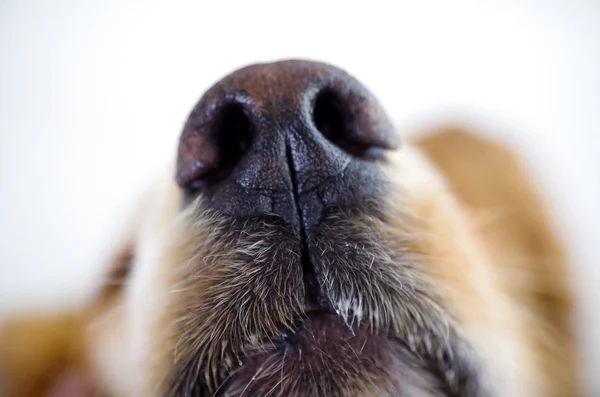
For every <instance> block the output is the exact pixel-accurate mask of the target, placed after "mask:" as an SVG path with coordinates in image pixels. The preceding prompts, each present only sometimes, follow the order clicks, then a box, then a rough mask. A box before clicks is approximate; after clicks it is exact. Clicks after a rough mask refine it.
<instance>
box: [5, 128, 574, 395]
mask: <svg viewBox="0 0 600 397" xmlns="http://www.w3.org/2000/svg"><path fill="white" fill-rule="evenodd" d="M416 145H417V146H418V147H419V148H420V149H421V150H422V151H423V153H424V154H425V155H426V156H427V157H429V159H430V160H431V162H432V163H433V166H432V165H430V164H429V162H428V161H427V160H426V159H425V157H423V156H422V154H420V153H419V152H418V151H416V150H414V149H412V148H411V147H410V146H407V147H405V148H403V149H400V150H399V151H398V152H397V153H392V154H391V155H390V162H391V164H392V166H391V167H390V168H389V169H388V170H387V171H388V172H387V175H388V178H389V180H390V181H391V182H392V185H394V186H398V187H399V189H397V190H394V189H392V192H391V194H390V195H389V196H388V197H386V198H385V200H386V202H387V205H388V207H387V208H389V210H390V211H397V212H398V216H394V217H392V219H394V221H393V222H391V223H390V224H388V225H383V224H381V222H378V221H377V220H376V219H363V220H361V223H360V224H358V223H357V222H354V224H353V225H352V224H349V225H348V228H349V229H348V233H349V234H351V233H361V232H362V231H363V229H365V228H367V229H368V228H371V229H372V230H374V231H377V232H379V233H380V234H381V235H382V236H387V237H389V238H390V239H391V240H393V241H396V242H397V247H395V248H394V249H395V250H396V251H399V252H403V253H405V255H406V256H407V257H410V258H415V260H416V261H417V263H418V264H419V269H420V270H419V271H418V273H417V274H418V277H421V276H422V277H423V279H424V282H425V283H426V284H427V285H431V286H432V287H433V288H434V289H435V291H434V292H435V294H436V295H439V296H440V297H441V298H442V302H444V304H445V305H447V306H449V307H450V309H451V311H452V313H453V314H454V317H455V320H451V319H448V324H447V326H448V327H449V329H450V328H452V327H454V325H453V324H454V321H455V322H456V325H457V326H458V328H459V331H458V332H461V333H464V334H466V335H467V337H468V339H469V340H470V341H471V343H472V345H473V347H474V349H475V351H476V352H477V353H478V354H479V356H480V358H481V360H482V363H483V364H485V366H486V367H487V368H488V373H487V378H486V381H487V382H489V384H490V385H491V389H492V390H493V391H494V394H493V395H505V396H511V397H517V396H534V397H535V396H539V397H542V396H544V397H552V396H556V397H558V396H571V397H576V396H579V395H580V390H579V386H578V378H577V373H578V367H577V355H576V352H575V346H576V344H575V342H574V340H573V337H572V331H571V327H572V323H571V321H572V320H571V315H572V313H571V312H572V308H573V302H572V298H571V294H570V288H569V283H568V280H569V277H568V274H569V269H568V267H567V266H566V264H565V263H564V255H563V253H562V250H561V247H560V244H559V243H558V241H557V239H556V237H555V236H554V234H553V232H552V230H551V227H550V223H549V221H548V219H547V216H546V214H545V211H544V210H543V204H542V203H541V202H540V199H539V198H538V197H537V195H536V193H535V188H534V187H532V184H531V182H530V181H529V178H528V177H527V175H526V174H525V173H524V172H523V170H522V169H521V166H520V165H519V164H518V161H517V160H516V159H515V157H514V156H513V155H511V154H510V153H509V152H508V151H507V150H506V149H505V148H504V147H502V146H500V145H498V144H495V143H491V142H487V141H485V140H482V139H480V138H477V137H475V136H474V135H471V134H468V133H465V132H463V131H458V130H449V131H441V132H438V133H434V134H431V135H429V136H426V137H424V138H421V139H419V140H418V141H417V142H416ZM434 167H435V168H434ZM436 169H437V171H436ZM161 192H162V193H161ZM154 193H156V195H154V196H160V197H159V198H158V199H156V200H154V201H153V203H154V204H149V205H150V206H149V207H147V208H144V209H142V211H141V212H142V213H143V214H144V216H142V218H143V221H140V222H136V225H135V227H134V228H133V229H134V233H133V234H134V235H133V236H132V242H131V243H127V244H124V246H123V247H121V251H120V252H119V255H117V258H119V259H118V260H115V263H119V260H122V258H123V257H127V256H128V255H130V254H133V255H134V256H136V257H138V258H139V257H140V256H141V257H142V259H138V260H137V261H136V262H139V263H136V266H138V268H136V269H134V270H133V272H134V273H133V275H132V280H131V284H132V285H131V288H129V289H128V290H127V291H120V290H118V289H116V290H114V291H113V290H110V289H109V291H108V292H107V293H105V294H102V295H101V298H100V299H99V300H98V301H97V302H96V304H95V306H94V308H93V309H91V311H90V313H86V314H85V316H83V315H81V316H79V315H73V316H67V317H53V318H42V317H33V318H31V319H28V320H26V321H25V320H14V321H13V322H12V323H11V324H9V325H8V326H5V328H4V331H3V336H2V338H1V339H0V360H1V361H0V362H1V368H2V370H3V371H2V372H3V373H2V377H3V378H4V379H5V380H6V384H7V386H8V390H9V396H30V397H38V396H44V395H45V393H47V391H48V388H49V387H51V386H50V385H51V383H52V380H48V377H50V378H54V377H56V376H57V375H58V374H59V373H60V372H61V371H62V370H64V369H65V368H66V367H68V366H72V367H76V368H86V369H87V368H88V367H87V361H89V362H90V363H91V366H92V368H93V371H94V375H95V376H97V377H98V380H99V382H100V384H101V386H103V389H104V390H105V392H111V393H112V394H113V395H114V396H117V397H118V396H125V395H136V396H152V395H154V394H155V393H156V390H157V389H158V388H159V387H160V382H161V377H162V376H163V375H164V373H165V372H166V371H168V370H169V367H170V365H171V364H172V361H170V358H169V357H170V356H169V355H170V351H169V346H173V345H174V344H176V343H177V341H178V340H179V337H180V335H178V334H176V329H174V328H173V324H172V323H173V321H175V318H177V317H176V312H177V311H178V310H181V308H182V306H181V305H182V301H183V299H193V300H194V302H195V304H196V305H197V306H198V310H200V313H203V312H202V305H203V304H204V303H205V302H206V301H207V300H208V301H209V303H210V300H211V299H215V297H214V296H211V283H212V281H211V280H214V279H215V278H219V277H221V278H223V279H226V277H228V276H227V275H226V274H225V273H226V269H224V268H222V267H213V268H205V269H203V273H202V274H201V275H202V277H205V278H204V279H203V281H202V282H204V283H205V287H203V288H199V289H198V288H196V287H197V286H198V285H197V284H196V285H195V286H194V288H195V289H193V294H192V295H190V294H188V293H185V288H186V287H189V286H190V285H191V284H189V282H190V281H189V280H190V278H189V277H190V276H193V274H190V273H187V271H188V270H189V268H186V267H185V266H183V265H182V264H186V263H189V262H190V261H192V260H193V258H192V256H193V255H194V254H197V252H196V251H195V250H194V249H193V245H194V241H196V240H197V239H201V240H206V239H207V238H210V233H211V229H210V228H208V227H207V226H206V224H207V222H210V220H209V219H207V218H206V217H205V218H202V219H200V220H198V221H197V222H196V223H193V222H192V223H190V222H189V218H186V217H189V216H190V214H186V213H184V214H180V215H177V211H178V201H179V194H178V193H177V191H176V189H174V187H173V186H172V185H169V186H168V187H165V186H164V185H161V186H160V187H159V188H158V190H157V191H156V192H154ZM154 198H156V197H154ZM175 218H177V220H176V221H174V219H175ZM198 222H200V223H198ZM182 225H188V227H192V229H186V228H185V227H183V228H182ZM190 225H191V226H190ZM211 227H214V225H213V226H211ZM180 233H183V234H180ZM254 237H255V238H256V239H257V243H258V245H254V246H253V249H255V250H258V251H257V252H260V249H261V244H264V245H265V247H269V246H270V244H272V243H270V242H269V241H268V236H262V237H261V236H254ZM188 240H189V241H188ZM219 244H223V246H220V245H219ZM227 244H230V243H227V242H223V241H215V242H214V244H211V247H212V248H213V250H214V252H215V253H216V252H220V251H222V252H225V251H227V250H228V249H229V248H227V247H225V245H227ZM240 249H242V248H240ZM243 249H248V248H247V247H246V248H243ZM254 255H255V256H256V252H255V253H254ZM373 255H376V254H373ZM379 255H380V256H385V255H386V252H383V251H382V252H381V253H380V254H379ZM174 269H179V270H178V272H176V271H175V270H174ZM186 269H188V270H186ZM382 271H383V270H382ZM211 272H212V273H211ZM224 272H225V273H224ZM224 274H225V275H224ZM184 276H186V277H184ZM389 277H391V278H393V277H394V274H393V273H390V274H389V276H388V278H389ZM411 277H412V276H411ZM415 277H417V276H415ZM186 280H187V282H186ZM357 282H358V281H357ZM417 286H418V284H417ZM182 291H184V292H182ZM214 293H215V294H217V293H218V294H221V296H220V298H219V299H221V300H227V298H228V295H227V292H226V291H224V290H223V289H215V290H214ZM173 297H179V298H173ZM290 299H293V296H290ZM344 299H345V298H343V296H342V295H340V300H339V302H340V305H341V306H340V309H343V304H344V302H345V300H344ZM393 299H394V297H389V300H386V299H384V298H381V301H380V303H381V304H389V305H390V310H391V311H392V312H395V313H399V312H401V310H402V308H401V307H399V306H396V304H395V303H393ZM423 299H428V298H427V297H423ZM165 301H167V302H170V303H162V304H166V305H167V306H164V307H163V306H161V302H165ZM285 304H286V302H282V305H285ZM257 310H260V309H257ZM423 310H429V311H437V310H441V309H438V308H437V304H436V303H434V302H432V303H431V304H430V305H425V306H423ZM342 311H343V310H342ZM155 312H158V313H155ZM272 314H273V315H279V316H282V317H281V318H275V317H274V318H273V320H272V321H273V322H272V323H270V322H269V320H266V319H264V318H263V321H265V322H264V323H262V324H256V325H251V326H249V327H250V328H248V327H246V331H245V332H248V331H247V330H248V329H252V327H254V326H256V327H273V328H276V327H277V326H278V324H280V323H285V322H286V321H291V318H292V317H293V314H292V313H287V312H286V309H285V307H282V309H281V310H279V311H278V312H275V313H272ZM207 315H208V314H207ZM440 315H442V314H440ZM89 318H91V319H92V320H89ZM208 321H213V322H214V321H217V319H211V318H210V317H209V318H208ZM381 321H382V325H385V324H387V323H386V320H385V319H381ZM48 324H51V325H52V326H50V325H48ZM389 324H390V325H394V323H393V322H390V323H389ZM209 326H210V323H208V325H207V329H206V332H209V330H211V329H212V328H210V327H209ZM232 329H234V328H232ZM48 330H56V331H48ZM198 332H199V333H198V334H197V335H195V336H194V337H196V338H202V337H204V334H202V330H200V331H198ZM256 333H257V334H260V330H259V329H256ZM229 337H230V338H241V336H237V335H230V336H229ZM84 340H85V341H87V342H86V343H83V342H82V341H84ZM25 341H26V342H25ZM215 342H218V340H217V341H215ZM84 344H87V346H88V348H87V349H83V348H82V346H83V345H84ZM84 350H85V353H84ZM124 351H125V352H127V354H126V355H127V358H123V357H121V356H124V354H123V352H124ZM84 356H86V360H85V361H86V363H85V364H84ZM175 359H176V360H177V357H176V358H175ZM56 368H58V369H56ZM373 385H375V384H373ZM371 387H372V386H371V385H368V384H363V385H358V384H357V385H356V387H355V389H354V390H355V392H356V393H358V392H359V389H360V390H362V392H361V393H362V394H363V395H370V394H369V393H370V391H369V390H371V391H373V390H375V389H371ZM373 387H375V386H373ZM109 394H110V393H109ZM78 397H79V396H78Z"/></svg>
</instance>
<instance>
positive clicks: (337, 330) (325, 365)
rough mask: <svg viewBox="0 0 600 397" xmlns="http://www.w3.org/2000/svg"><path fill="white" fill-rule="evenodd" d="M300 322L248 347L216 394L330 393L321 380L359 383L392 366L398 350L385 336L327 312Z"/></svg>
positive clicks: (312, 312)
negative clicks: (392, 354) (368, 372)
mask: <svg viewBox="0 0 600 397" xmlns="http://www.w3.org/2000/svg"><path fill="white" fill-rule="evenodd" d="M299 323H300V324H299V325H298V327H297V329H295V330H286V331H284V332H282V333H280V334H279V335H277V336H275V337H273V338H270V340H269V341H268V342H267V343H265V344H263V345H262V346H260V347H259V348H251V349H249V350H248V351H247V353H246V355H245V356H244V357H243V358H241V359H240V360H239V361H238V363H237V368H236V369H234V370H232V371H231V373H230V374H228V376H227V379H226V380H225V381H224V382H223V383H222V384H221V386H220V388H219V389H218V390H217V391H216V392H215V393H214V395H217V396H244V395H246V396H254V395H258V396H262V395H286V396H287V395H293V394H295V393H298V390H304V392H306V395H326V394H327V393H326V391H325V390H319V388H321V387H323V388H325V387H326V386H322V384H323V382H322V378H326V379H340V380H341V379H344V378H346V379H355V380H358V379H361V378H363V377H364V371H365V370H366V369H367V368H369V369H370V370H371V371H373V370H374V369H375V371H373V372H376V370H379V371H382V372H384V371H385V368H386V367H389V366H390V362H391V357H390V355H389V354H388V352H389V351H390V350H394V349H398V348H400V347H399V345H398V346H396V345H397V342H394V341H393V339H390V338H389V337H388V336H387V335H385V334H375V333H372V332H370V331H369V330H368V329H366V327H352V326H350V325H349V324H346V323H345V322H344V320H343V319H342V318H340V317H339V316H337V315H336V314H334V313H331V312H328V311H325V310H317V311H310V312H308V313H306V316H305V317H303V318H302V320H301V321H300V322H299ZM350 362H352V363H353V364H352V365H343V366H342V365H340V363H350ZM299 386H301V387H300V388H299ZM348 386H349V385H346V387H348ZM330 387H332V390H333V386H330ZM311 388H314V390H310V389H311Z"/></svg>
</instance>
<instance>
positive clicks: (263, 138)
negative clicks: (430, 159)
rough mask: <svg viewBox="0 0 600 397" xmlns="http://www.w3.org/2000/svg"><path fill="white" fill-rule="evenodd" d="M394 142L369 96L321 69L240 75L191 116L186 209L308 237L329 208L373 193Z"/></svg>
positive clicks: (291, 64) (332, 70)
mask: <svg viewBox="0 0 600 397" xmlns="http://www.w3.org/2000/svg"><path fill="white" fill-rule="evenodd" d="M398 144H399V140H398V138H397V136H396V134H395V133H394V131H393V128H392V125H391V123H390V122H389V120H388V118H387V116H386V114H385V112H384V110H383V109H382V107H381V106H380V105H379V103H378V102H377V101H376V99H375V98H374V97H373V95H371V94H370V92H369V91H368V90H367V89H366V88H365V87H364V86H363V85H362V84H360V83H359V82H358V81H357V80H356V79H354V78H353V77H351V76H350V75H348V74H347V73H345V72H344V71H342V70H340V69H338V68H336V67H333V66H330V65H327V64H323V63H317V62H310V61H299V60H292V61H282V62H276V63H270V64H258V65H252V66H248V67H245V68H243V69H240V70H238V71H236V72H234V73H232V74H230V75H228V76H226V77H225V78H223V79H222V80H221V81H219V82H218V83H216V84H215V85H214V86H213V87H212V88H210V89H209V90H208V91H207V92H206V93H205V94H204V96H203V97H202V98H201V99H200V101H199V102H198V104H197V105H196V106H195V107H194V109H193V110H192V112H191V114H190V115H189V118H188V120H187V122H186V124H185V126H184V129H183V133H182V134H181V139H180V143H179V153H178V160H177V176H176V179H177V182H178V184H179V185H180V186H181V188H182V189H183V191H184V193H185V197H186V201H187V202H190V201H192V200H193V199H195V198H196V196H198V195H200V196H201V198H200V200H202V201H203V202H204V204H206V205H208V206H209V207H211V208H213V209H215V210H218V211H220V212H222V213H225V214H228V215H230V216H233V217H236V218H249V217H254V216H260V215H277V216H279V217H280V218H282V219H283V220H284V221H285V222H286V223H288V224H290V225H292V226H294V227H302V228H304V229H305V230H307V231H309V230H310V228H311V227H312V226H313V225H314V224H315V222H316V221H317V220H318V219H319V217H320V216H321V214H322V211H323V209H324V208H327V207H330V206H351V205H356V204H358V203H360V202H363V201H364V200H367V199H368V198H369V197H370V196H373V195H374V194H376V191H377V188H378V184H379V176H378V163H379V162H380V161H382V158H383V156H382V153H383V151H385V150H386V149H394V148H396V147H397V146H398Z"/></svg>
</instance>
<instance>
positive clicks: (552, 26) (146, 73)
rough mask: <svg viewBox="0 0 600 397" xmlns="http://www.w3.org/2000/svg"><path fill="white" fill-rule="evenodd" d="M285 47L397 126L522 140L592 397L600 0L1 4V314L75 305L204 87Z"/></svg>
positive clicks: (599, 272)
mask: <svg viewBox="0 0 600 397" xmlns="http://www.w3.org/2000/svg"><path fill="white" fill-rule="evenodd" d="M287 57H301V58H310V59H317V60H324V61H327V62H330V63H334V64H336V65H338V66H341V67H343V68H345V69H346V70H348V71H349V72H350V73H351V74H353V75H355V76H356V77H357V78H359V79H360V80H361V81H362V82H363V83H364V84H365V85H366V86H367V87H368V88H370V89H371V90H372V91H373V92H374V94H375V95H376V96H377V97H378V98H379V99H380V101H381V102H382V103H383V105H384V107H385V108H386V109H387V110H388V112H389V114H390V115H391V116H392V117H393V119H394V120H395V121H396V123H397V126H398V129H399V130H400V131H401V132H402V133H403V134H405V135H410V134H414V133H418V132H419V131H423V130H426V129H428V128H430V127H434V126H440V125H446V124H451V125H457V124H458V125H463V126H470V127H472V128H474V129H477V130H478V131H480V132H481V133H482V134H487V135H490V136H493V137H495V138H496V139H498V140H502V141H505V142H508V143H509V144H511V145H513V146H514V147H515V148H516V150H519V151H520V152H521V153H522V154H523V155H524V158H525V159H526V161H527V163H528V164H529V166H530V167H531V172H532V173H533V174H534V175H535V176H536V177H537V180H538V181H539V182H540V188H541V189H542V191H543V192H544V194H545V196H546V198H547V201H548V205H549V206H550V208H551V209H552V211H553V216H554V222H555V224H556V225H557V228H558V230H559V232H560V234H561V236H562V238H563V239H564V240H565V241H566V242H567V245H568V249H569V255H570V258H571V260H572V263H573V264H574V279H575V281H574V285H575V286H576V292H577V293H578V294H579V296H580V297H581V301H582V302H583V305H582V307H581V310H580V313H579V319H578V321H579V328H578V329H579V332H580V336H581V338H582V341H583V342H584V344H585V346H586V348H585V349H584V351H583V353H584V358H585V360H586V363H587V364H588V365H587V369H586V371H587V372H586V374H587V376H588V386H589V393H590V394H589V395H600V382H599V381H594V378H596V379H597V370H598V369H600V339H599V338H598V336H600V315H598V310H597V309H596V305H597V303H598V301H599V300H600V294H599V292H598V291H599V290H600V263H599V261H598V258H599V247H600V242H599V237H600V211H598V209H597V206H598V205H599V204H598V203H600V173H599V171H600V2H599V1H575V0H574V1H562V2H561V1H539V2H533V1H514V2H507V1H504V2H495V3H494V2H489V1H480V2H455V1H447V0H445V1H444V0H441V1H411V2H409V1H406V2H404V1H394V2H392V1H381V2H380V1H375V0H370V1H357V2H350V1H345V2H341V1H340V2H326V1H323V0H320V1H307V0H303V1H301V2H294V3H292V2H283V1H239V2H225V1H218V0H213V1H193V2H180V1H168V2H167V1H163V2H158V1H154V0H146V1H139V2H138V1H116V0H108V1H102V2H99V1H89V0H62V1H61V0H54V1H49V0H29V1H17V0H12V1H7V0H2V1H1V2H0V189H1V190H0V318H1V317H2V316H5V315H8V314H10V313H14V312H16V311H20V310H24V309H28V310H31V309H38V310H41V309H50V308H55V307H61V306H62V305H65V304H70V305H71V304H77V303H78V302H81V301H82V300H83V299H84V298H85V296H86V295H87V294H88V293H89V292H90V288H91V285H93V280H94V277H95V276H97V275H98V270H99V265H100V264H101V263H102V260H103V258H104V255H105V253H106V251H107V249H108V247H110V244H111V242H112V241H113V240H114V236H115V233H116V232H117V231H118V230H119V228H120V227H122V224H120V222H122V216H123V215H125V214H127V212H128V211H129V210H130V208H131V206H133V205H134V202H135V199H136V198H138V197H139V196H140V194H141V191H142V189H143V188H144V187H146V186H147V185H148V184H149V182H150V181H151V178H152V177H153V176H155V175H156V173H157V172H160V170H163V169H165V167H167V166H168V164H169V162H170V161H172V159H173V158H174V153H175V148H176V140H177V138H178V134H179V132H180V128H181V126H182V124H183V122H184V120H185V118H186V116H187V113H188V111H189V110H190V109H191V107H192V106H193V104H194V103H195V101H196V100H197V99H198V98H199V97H200V95H201V94H202V93H203V91H204V90H205V89H206V88H208V86H210V85H211V84H212V83H213V82H215V81H216V80H218V79H219V78H220V77H221V76H223V75H224V74H226V73H228V72H230V71H231V70H232V69H234V68H238V67H240V66H242V65H245V64H248V63H254V62H259V61H269V60H275V59H280V58H287Z"/></svg>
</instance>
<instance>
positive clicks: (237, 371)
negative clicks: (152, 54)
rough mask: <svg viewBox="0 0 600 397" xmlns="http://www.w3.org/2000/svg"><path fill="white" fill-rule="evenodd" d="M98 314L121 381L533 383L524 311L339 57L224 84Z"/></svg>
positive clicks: (109, 362)
mask: <svg viewBox="0 0 600 397" xmlns="http://www.w3.org/2000/svg"><path fill="white" fill-rule="evenodd" d="M165 179H166V180H167V181H166V182H164V183H161V184H159V185H158V186H157V187H156V189H154V190H152V191H151V192H149V193H148V194H147V196H146V200H145V202H144V204H143V205H142V206H141V207H140V208H139V209H138V214H137V216H136V217H135V222H133V225H134V227H133V230H132V234H131V238H130V239H129V240H127V243H126V244H124V246H123V247H122V250H121V251H120V252H119V255H118V259H117V260H115V261H114V263H113V265H112V268H111V270H110V277H109V278H112V279H116V280H117V284H123V285H122V286H114V285H111V286H105V288H104V290H103V292H102V294H101V296H100V298H99V299H98V301H97V304H96V307H95V309H94V310H93V313H92V315H91V320H90V323H91V325H90V327H89V330H88V336H87V339H88V341H89V343H88V346H89V351H90V356H91V357H92V364H93V367H94V372H95V373H96V374H97V377H98V381H99V383H100V384H102V385H106V386H105V388H106V392H107V393H108V394H110V395H116V396H121V395H123V396H125V395H136V396H173V397H174V396H212V395H216V396H240V395H243V396H267V395H280V396H375V395H377V396H406V397H417V396H423V397H426V396H427V397H429V396H466V397H469V396H499V395H506V396H536V395H549V394H544V393H545V391H544V390H545V389H544V387H545V386H544V385H545V384H546V380H545V379H544V376H543V371H542V370H541V369H540V365H539V363H538V362H537V361H536V360H538V358H537V356H536V353H535V352H534V351H533V349H532V348H531V347H530V345H531V344H530V341H529V340H528V335H529V334H528V331H527V330H528V329H529V327H531V324H532V323H531V322H530V319H529V317H528V315H527V313H524V311H523V310H521V308H520V307H519V306H518V305H516V304H515V302H514V301H513V300H511V299H510V297H508V296H506V294H505V293H504V291H503V288H502V285H501V283H500V282H499V281H498V279H497V278H496V277H495V275H494V272H493V271H492V260H491V259H490V258H489V256H488V255H487V252H486V250H485V249H483V246H482V244H480V241H479V236H478V235H477V234H476V233H475V232H474V231H473V229H472V227H471V224H470V222H469V219H468V218H467V215H466V213H465V212H464V211H463V210H462V209H461V206H460V204H459V203H458V202H457V200H456V199H455V197H454V196H453V195H452V194H451V192H450V190H449V187H448V186H447V185H446V183H445V181H444V180H443V179H442V178H441V176H440V175H439V173H438V172H437V171H436V170H435V169H434V168H433V167H432V166H431V165H430V164H429V163H428V161H427V160H426V159H425V157H424V156H423V155H422V154H421V153H420V152H419V151H418V150H417V149H415V148H414V147H413V146H411V145H410V144H409V143H402V144H400V142H399V140H398V138H397V136H396V134H395V132H394V130H393V128H392V126H391V124H390V123H389V121H388V119H387V117H386V115H385V113H384V111H383V110H382V108H381V107H380V105H379V104H378V103H377V101H376V100H375V99H374V98H373V97H372V95H371V94H370V93H369V92H368V91H367V90H366V89H365V88H364V87H362V86H361V85H360V83H358V82H357V81H356V80H355V79H353V78H352V77H350V76H349V75H347V74H346V73H344V72H342V71H340V70H339V69H336V68H334V67H331V66H328V65H324V64H320V63H313V62H306V61H286V62H279V63H273V64H263V65H255V66H250V67H247V68H244V69H241V70H238V71H236V72H234V73H233V74H231V75H229V76H227V77H225V78H224V79H223V80H221V81H220V82H219V83H217V84H216V85H215V86H214V87H212V88H211V89H210V90H209V91H208V92H207V93H206V94H205V95H204V96H203V98H202V99H201V100H200V102H199V103H198V104H197V105H196V107H195V108H194V109H193V111H192V112H191V114H190V116H189V119H188V121H187V123H186V124H185V127H184V131H183V133H182V135H181V140H180V145H179V153H178V158H177V167H176V178H175V181H176V182H175V181H173V182H172V181H171V180H170V179H172V176H169V178H165Z"/></svg>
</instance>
